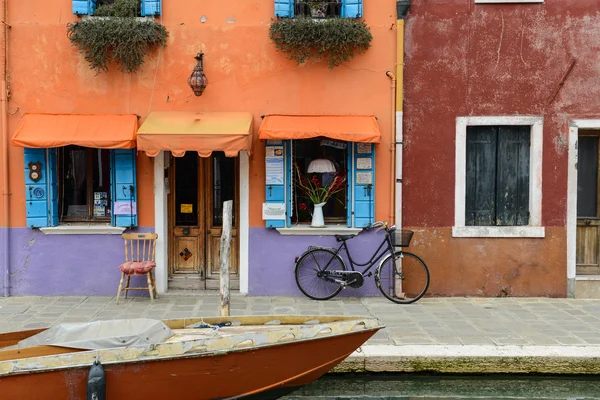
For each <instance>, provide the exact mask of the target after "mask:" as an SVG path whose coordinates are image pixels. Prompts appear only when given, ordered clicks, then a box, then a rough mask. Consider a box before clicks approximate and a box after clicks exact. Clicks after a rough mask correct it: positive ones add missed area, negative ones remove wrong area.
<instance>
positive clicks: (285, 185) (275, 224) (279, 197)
mask: <svg viewBox="0 0 600 400" xmlns="http://www.w3.org/2000/svg"><path fill="white" fill-rule="evenodd" d="M286 144H287V146H284V144H283V141H280V140H268V141H267V143H266V149H267V152H268V151H269V149H273V148H281V147H283V149H284V150H283V151H284V157H283V159H282V161H284V160H285V161H286V162H287V163H288V164H289V162H290V151H289V141H287V143H286ZM265 162H266V160H265ZM288 175H289V174H288V173H286V172H285V170H284V177H283V179H281V180H277V181H276V182H275V181H273V182H266V186H265V195H266V202H267V203H284V202H285V190H288V192H289V190H290V189H289V185H291V182H290V179H289V178H288ZM286 178H288V179H286ZM290 204H291V203H290V202H289V201H288V202H287V204H286V210H287V214H288V216H287V217H288V218H289V216H290ZM285 222H286V220H278V219H267V220H265V224H266V227H267V228H283V227H285Z"/></svg>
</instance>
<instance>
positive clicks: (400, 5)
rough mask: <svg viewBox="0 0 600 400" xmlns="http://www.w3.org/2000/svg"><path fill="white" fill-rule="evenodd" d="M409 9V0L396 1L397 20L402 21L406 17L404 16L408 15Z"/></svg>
mask: <svg viewBox="0 0 600 400" xmlns="http://www.w3.org/2000/svg"><path fill="white" fill-rule="evenodd" d="M409 8H410V0H398V1H396V13H397V14H398V19H404V17H406V14H407V13H408V9H409Z"/></svg>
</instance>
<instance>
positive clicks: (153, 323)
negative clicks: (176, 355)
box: [17, 318, 174, 350]
mask: <svg viewBox="0 0 600 400" xmlns="http://www.w3.org/2000/svg"><path fill="white" fill-rule="evenodd" d="M173 335H174V333H173V331H172V330H171V329H170V328H169V327H168V326H166V325H165V324H164V323H163V322H162V321H158V320H155V319H149V318H132V319H117V320H110V321H93V322H81V323H65V324H60V325H56V326H53V327H51V328H48V329H47V330H45V331H43V332H40V333H38V334H37V335H34V336H31V337H29V338H27V339H24V340H21V341H20V342H19V344H18V346H17V347H31V346H61V347H70V348H74V349H85V350H102V349H110V348H115V347H128V346H140V345H149V344H158V343H162V342H164V341H165V340H166V339H168V338H170V337H171V336H173Z"/></svg>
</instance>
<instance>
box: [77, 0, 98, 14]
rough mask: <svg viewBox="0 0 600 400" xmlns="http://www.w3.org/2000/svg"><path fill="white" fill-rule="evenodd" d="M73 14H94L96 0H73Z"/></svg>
mask: <svg viewBox="0 0 600 400" xmlns="http://www.w3.org/2000/svg"><path fill="white" fill-rule="evenodd" d="M72 2H73V14H77V15H93V14H94V11H96V0H72Z"/></svg>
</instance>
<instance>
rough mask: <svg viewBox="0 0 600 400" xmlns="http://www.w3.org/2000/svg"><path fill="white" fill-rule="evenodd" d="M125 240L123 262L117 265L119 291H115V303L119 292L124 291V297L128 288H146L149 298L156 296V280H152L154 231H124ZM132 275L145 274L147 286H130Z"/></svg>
mask: <svg viewBox="0 0 600 400" xmlns="http://www.w3.org/2000/svg"><path fill="white" fill-rule="evenodd" d="M122 237H123V240H124V242H125V262H124V263H123V264H121V265H119V269H120V270H121V281H120V282H119V291H118V292H117V304H119V297H120V296H121V292H122V291H123V290H124V291H125V298H127V293H128V292H129V291H130V290H147V291H148V292H149V293H150V299H151V300H154V299H155V298H158V292H157V291H156V281H155V280H154V268H155V267H156V262H155V259H154V257H155V255H156V239H158V235H157V234H156V233H124V234H123V236H122ZM134 275H146V281H147V282H148V286H147V287H130V286H129V282H130V280H131V277H132V276H134ZM126 276H127V283H126V285H125V287H123V280H124V279H125V277H126Z"/></svg>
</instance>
